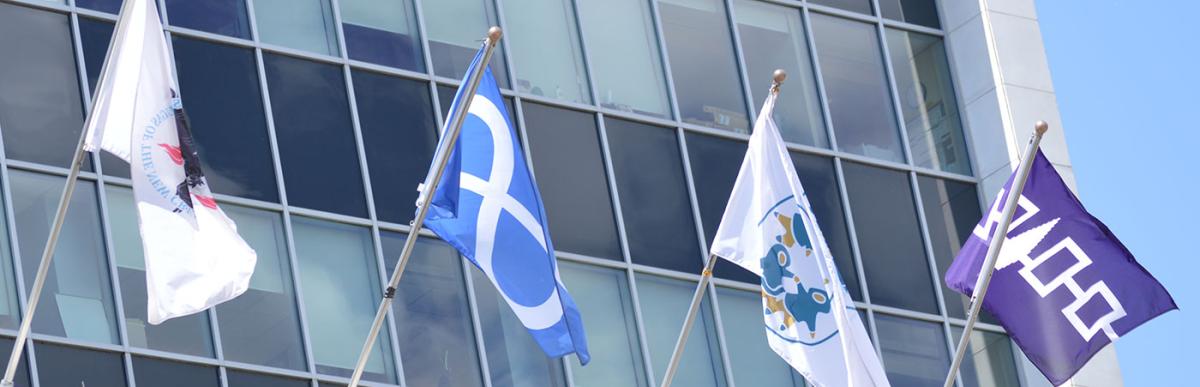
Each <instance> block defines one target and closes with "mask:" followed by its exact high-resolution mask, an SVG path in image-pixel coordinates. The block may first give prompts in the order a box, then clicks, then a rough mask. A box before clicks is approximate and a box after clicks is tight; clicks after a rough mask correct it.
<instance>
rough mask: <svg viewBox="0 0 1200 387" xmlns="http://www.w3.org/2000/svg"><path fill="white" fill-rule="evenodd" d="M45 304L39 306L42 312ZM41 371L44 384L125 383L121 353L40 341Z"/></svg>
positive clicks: (39, 363)
mask: <svg viewBox="0 0 1200 387" xmlns="http://www.w3.org/2000/svg"><path fill="white" fill-rule="evenodd" d="M42 313H43V312H42V308H40V307H39V308H38V315H41V314H42ZM35 345H36V346H37V356H36V357H37V374H38V382H39V383H40V385H43V386H70V387H74V386H124V385H126V383H125V365H124V362H123V361H122V360H121V354H119V353H114V352H101V351H95V350H90V349H83V348H77V347H67V346H62V345H58V344H50V343H43V342H38V343H36V344H35Z"/></svg>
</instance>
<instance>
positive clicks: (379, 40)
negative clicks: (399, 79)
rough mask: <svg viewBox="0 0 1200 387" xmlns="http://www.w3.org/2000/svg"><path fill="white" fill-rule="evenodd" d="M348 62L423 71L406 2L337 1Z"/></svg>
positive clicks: (413, 16) (412, 17)
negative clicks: (352, 60) (359, 61)
mask: <svg viewBox="0 0 1200 387" xmlns="http://www.w3.org/2000/svg"><path fill="white" fill-rule="evenodd" d="M339 5H340V6H341V11H342V13H341V14H342V31H343V33H344V34H346V35H345V36H346V51H347V53H348V54H349V55H350V59H354V60H361V61H364V62H371V63H375V64H381V65H385V66H392V67H399V68H402V69H406V70H413V71H425V60H424V59H422V58H421V40H420V39H418V37H417V33H416V31H417V27H416V26H417V18H416V14H415V13H414V11H413V7H412V1H410V0H402V1H397V0H341V1H340V2H339Z"/></svg>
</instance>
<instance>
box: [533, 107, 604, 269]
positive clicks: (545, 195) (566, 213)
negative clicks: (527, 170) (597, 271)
mask: <svg viewBox="0 0 1200 387" xmlns="http://www.w3.org/2000/svg"><path fill="white" fill-rule="evenodd" d="M522 107H523V110H524V112H525V130H526V131H527V132H528V133H529V147H530V148H531V149H530V150H529V152H530V157H532V159H533V169H534V172H535V173H536V174H537V181H538V188H539V190H540V191H541V193H542V200H543V201H544V202H545V204H546V217H547V218H548V220H549V222H550V235H553V236H554V248H555V249H556V250H560V251H570V252H572V253H577V254H583V255H588V256H593V257H600V258H608V259H612V260H617V261H621V260H624V258H622V256H621V244H620V241H619V240H618V238H617V224H616V220H615V218H614V215H613V206H612V196H611V195H610V192H609V190H608V179H607V176H608V174H607V173H605V171H604V158H603V156H601V153H600V138H599V136H598V135H597V132H596V118H595V116H593V115H591V114H587V113H580V112H576V111H572V110H565V109H557V108H552V107H549V106H545V105H538V104H532V103H526V104H524V105H523V106H522Z"/></svg>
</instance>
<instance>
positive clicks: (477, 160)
mask: <svg viewBox="0 0 1200 387" xmlns="http://www.w3.org/2000/svg"><path fill="white" fill-rule="evenodd" d="M481 53H482V50H481ZM481 56H482V55H481V54H477V55H476V57H475V60H474V62H472V64H471V67H469V68H468V69H467V74H471V73H472V72H473V70H474V69H475V68H476V66H486V64H485V63H479V62H480V61H481ZM463 84H464V85H466V81H464V82H463ZM465 93H466V88H465V87H460V88H459V91H458V94H457V95H456V96H455V98H454V102H453V103H452V104H451V110H450V111H451V112H453V111H455V107H456V106H458V105H459V104H461V103H464V101H466V99H465V95H464V94H465ZM466 114H467V116H466V117H465V120H464V121H463V124H462V129H461V131H460V133H459V137H458V140H457V142H456V143H455V144H454V148H453V149H452V150H451V152H452V153H451V155H450V159H449V161H448V162H447V165H446V169H445V172H444V173H443V175H442V179H441V181H440V182H439V183H438V187H437V190H436V191H435V192H434V193H433V195H432V196H431V198H430V199H431V200H433V203H432V207H431V208H430V211H429V214H428V216H427V217H426V221H425V226H426V227H429V228H430V229H431V230H433V232H434V233H436V234H437V235H438V236H439V237H441V238H442V239H443V240H445V241H446V242H448V243H450V244H451V245H452V246H454V247H455V248H457V249H458V251H459V252H461V253H462V254H463V255H464V256H465V257H466V258H467V259H468V260H470V261H471V263H473V264H475V266H476V267H478V268H479V269H480V270H481V271H483V273H484V274H486V275H487V277H488V279H490V280H491V282H492V284H493V285H495V287H496V290H497V291H498V293H499V294H500V296H501V297H502V298H504V300H505V301H506V302H507V303H508V305H509V306H510V307H511V308H512V310H513V312H515V314H516V315H517V318H518V319H520V321H521V323H522V325H524V326H525V328H526V329H527V330H528V331H529V333H530V335H532V336H533V338H534V340H535V341H536V342H537V343H538V345H539V346H540V347H541V348H542V350H543V351H544V352H545V353H546V355H548V356H551V357H559V356H563V355H567V354H569V353H572V352H574V353H576V355H577V356H578V357H579V360H580V362H581V363H582V364H587V363H588V361H589V359H590V355H589V354H588V349H587V339H586V337H585V335H584V329H583V322H582V319H581V317H580V315H579V309H578V308H577V307H576V306H575V302H574V301H573V300H572V298H571V296H570V294H568V293H567V289H566V287H565V286H564V285H563V284H562V280H561V278H560V277H559V272H558V265H557V263H556V261H555V257H554V246H553V244H552V243H551V242H550V232H549V229H548V228H547V222H546V214H545V209H544V207H543V206H542V199H541V195H540V194H539V193H538V190H537V186H536V185H535V184H534V181H533V177H532V176H531V175H530V173H529V169H528V168H527V167H526V164H525V157H524V155H523V154H522V151H521V142H520V140H519V139H518V137H517V135H516V132H515V131H514V130H513V126H512V124H511V122H510V121H509V119H508V114H507V110H506V109H505V107H504V100H503V99H502V98H501V96H500V89H499V88H498V87H497V86H496V79H495V78H494V77H493V76H492V72H491V69H486V68H485V69H484V71H483V73H482V79H481V80H480V82H479V87H478V89H477V90H476V93H475V96H474V98H473V99H472V100H471V105H470V106H469V107H468V108H467V110H466ZM452 119H453V117H448V118H447V122H449V121H451V120H452ZM442 141H446V136H444V135H443V139H442ZM440 148H441V147H439V149H440ZM436 159H437V158H435V160H436ZM422 197H424V194H423V193H422Z"/></svg>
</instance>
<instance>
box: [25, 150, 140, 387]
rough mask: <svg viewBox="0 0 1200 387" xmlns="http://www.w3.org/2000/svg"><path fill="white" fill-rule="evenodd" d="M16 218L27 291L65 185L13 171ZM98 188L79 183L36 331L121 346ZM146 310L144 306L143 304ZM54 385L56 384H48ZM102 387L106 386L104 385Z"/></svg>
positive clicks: (50, 178)
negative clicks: (98, 202)
mask: <svg viewBox="0 0 1200 387" xmlns="http://www.w3.org/2000/svg"><path fill="white" fill-rule="evenodd" d="M9 177H10V179H11V185H12V196H13V217H14V218H15V219H16V221H17V237H18V245H19V246H21V268H22V271H23V274H24V275H25V277H24V278H26V279H27V280H26V281H25V290H26V291H29V290H30V289H32V288H33V279H34V277H35V276H36V274H37V270H38V264H39V263H40V262H41V260H42V248H43V246H45V245H46V238H47V237H48V236H49V235H50V224H51V222H53V220H54V214H55V212H56V211H57V210H58V199H59V197H60V196H61V195H62V189H63V183H64V182H65V181H66V180H65V179H63V178H60V177H57V176H48V175H43V174H40V173H30V172H23V171H17V170H10V171H9ZM100 230H101V229H100V209H99V208H98V207H97V205H96V185H95V183H92V182H90V181H80V182H79V183H77V185H76V186H75V193H74V195H72V196H71V204H70V207H69V208H68V211H67V217H66V220H65V222H64V223H63V228H62V232H61V234H59V241H58V248H57V249H56V250H55V251H54V261H53V262H51V265H50V272H49V275H48V276H47V277H46V283H45V290H44V291H45V294H44V295H43V297H42V299H41V301H40V302H39V303H38V308H37V312H38V313H37V314H36V315H35V317H34V319H33V331H34V332H35V333H43V334H48V335H54V336H60V337H66V338H71V339H76V340H83V341H90V342H99V343H107V344H117V343H118V341H117V327H116V325H115V324H113V322H114V321H116V312H114V307H113V305H114V303H113V295H112V286H111V284H110V283H109V278H108V273H109V268H108V261H107V260H106V259H105V253H104V237H103V236H102V235H101V234H100ZM143 306H144V304H143ZM48 385H54V384H48ZM101 385H102V384H101Z"/></svg>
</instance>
